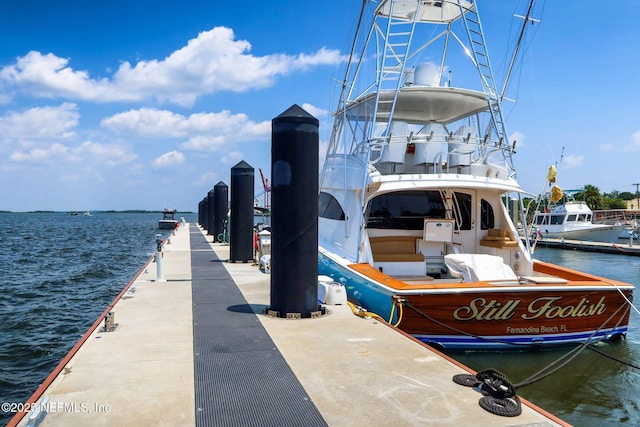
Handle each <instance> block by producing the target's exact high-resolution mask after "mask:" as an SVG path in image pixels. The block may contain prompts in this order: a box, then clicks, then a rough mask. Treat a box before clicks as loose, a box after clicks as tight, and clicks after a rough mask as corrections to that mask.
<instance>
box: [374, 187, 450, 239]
mask: <svg viewBox="0 0 640 427" xmlns="http://www.w3.org/2000/svg"><path fill="white" fill-rule="evenodd" d="M368 212H369V213H368V217H367V227H369V228H397V229H406V230H422V228H423V227H424V218H444V217H445V209H444V203H443V202H442V197H440V193H439V192H438V191H399V192H395V193H387V194H382V195H380V196H378V197H376V198H374V199H373V200H371V202H370V203H369V208H368Z"/></svg>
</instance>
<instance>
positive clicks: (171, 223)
mask: <svg viewBox="0 0 640 427" xmlns="http://www.w3.org/2000/svg"><path fill="white" fill-rule="evenodd" d="M177 213H178V210H177V209H166V208H165V209H164V210H163V211H162V219H161V220H160V221H158V228H161V229H164V230H174V229H175V228H177V227H178V221H177V220H176V219H175V215H176V214H177Z"/></svg>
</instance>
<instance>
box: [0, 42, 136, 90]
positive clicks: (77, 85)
mask: <svg viewBox="0 0 640 427" xmlns="http://www.w3.org/2000/svg"><path fill="white" fill-rule="evenodd" d="M68 64H69V60H68V59H65V58H60V57H57V56H55V55H54V54H52V53H49V54H46V55H43V54H42V53H40V52H36V51H31V52H29V53H28V54H27V55H26V56H23V57H20V58H18V60H17V62H16V64H15V65H9V66H6V67H4V68H2V69H1V70H0V80H2V81H4V82H6V83H7V84H8V85H11V86H12V87H15V88H16V89H18V90H20V91H21V92H24V93H26V94H29V95H32V96H36V97H43V98H54V97H64V98H68V99H92V100H100V99H103V100H108V99H109V98H111V97H113V96H114V95H113V94H114V93H115V92H117V90H114V87H113V85H112V84H111V83H110V82H109V81H108V80H106V79H100V80H91V79H90V78H89V73H87V72H86V71H74V70H73V69H71V68H70V67H68ZM117 99H119V100H132V99H133V98H132V97H131V95H129V96H126V97H124V98H122V95H119V96H117Z"/></svg>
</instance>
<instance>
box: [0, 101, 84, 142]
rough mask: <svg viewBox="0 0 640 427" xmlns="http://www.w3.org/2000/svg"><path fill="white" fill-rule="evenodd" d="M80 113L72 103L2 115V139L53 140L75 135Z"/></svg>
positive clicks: (0, 118) (0, 136)
mask: <svg viewBox="0 0 640 427" xmlns="http://www.w3.org/2000/svg"><path fill="white" fill-rule="evenodd" d="M79 119H80V114H79V113H78V108H77V106H76V105H75V104H72V103H63V104H61V105H60V106H57V107H34V108H30V109H28V110H26V111H23V112H21V113H17V112H9V113H7V114H6V115H5V116H4V117H0V140H4V141H17V140H34V139H38V140H43V139H46V140H52V139H66V138H71V137H73V136H75V133H74V129H75V128H76V127H77V126H78V122H79Z"/></svg>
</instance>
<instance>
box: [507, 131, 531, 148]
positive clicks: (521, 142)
mask: <svg viewBox="0 0 640 427" xmlns="http://www.w3.org/2000/svg"><path fill="white" fill-rule="evenodd" d="M526 139H527V137H526V135H525V134H523V133H521V132H514V133H512V134H511V136H510V137H509V141H510V142H511V144H513V143H514V142H515V143H516V151H518V149H519V148H522V147H525V146H526V145H527V143H526Z"/></svg>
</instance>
